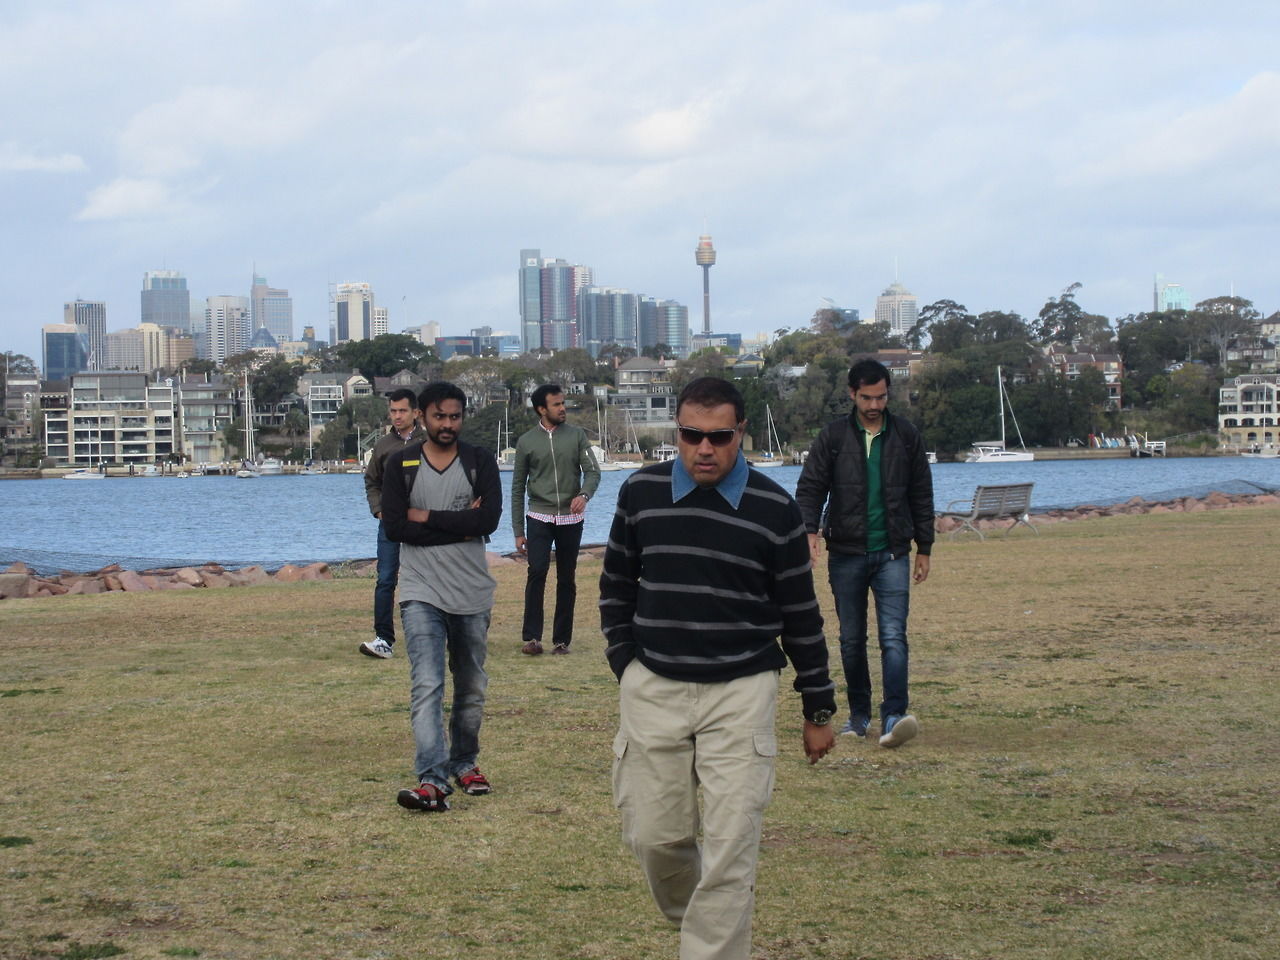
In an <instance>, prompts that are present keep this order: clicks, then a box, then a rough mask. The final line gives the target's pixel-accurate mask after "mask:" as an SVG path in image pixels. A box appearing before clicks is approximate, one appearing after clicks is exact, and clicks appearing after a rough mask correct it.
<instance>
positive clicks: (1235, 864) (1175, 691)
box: [0, 507, 1280, 960]
mask: <svg viewBox="0 0 1280 960" xmlns="http://www.w3.org/2000/svg"><path fill="white" fill-rule="evenodd" d="M1278 526H1280V511H1277V510H1275V509H1272V508H1264V507H1257V508H1251V509H1239V510H1224V511H1214V512H1209V513H1202V514H1194V515H1176V514H1169V515H1153V516H1146V517H1134V518H1128V517H1124V518H1114V519H1109V520H1102V521H1090V522H1082V523H1077V524H1066V525H1060V526H1056V527H1053V528H1050V529H1047V530H1046V531H1045V532H1044V534H1043V535H1042V536H1040V537H1032V536H1024V535H1021V534H1019V535H1017V536H1015V537H1011V538H1009V539H1002V538H996V539H994V540H991V541H988V542H987V543H956V544H952V543H948V542H946V541H944V542H942V543H940V544H939V546H938V549H937V551H936V559H935V563H934V569H933V574H932V575H931V577H930V581H929V583H928V584H926V585H925V587H923V588H921V589H919V590H918V591H917V592H916V593H915V595H914V597H913V608H914V609H913V613H912V624H911V625H912V646H913V663H912V667H913V680H912V697H913V709H914V710H915V712H916V713H917V714H918V715H919V716H920V718H921V723H922V726H923V732H922V735H921V736H920V737H919V738H918V739H917V740H916V741H914V742H912V743H911V744H910V745H908V746H907V747H906V748H904V749H902V750H899V751H896V752H890V751H884V750H881V749H879V748H878V747H877V746H875V745H874V743H873V742H868V743H861V742H859V743H850V742H849V740H850V739H851V738H848V737H844V738H841V742H840V743H839V745H838V750H837V752H836V753H835V754H834V755H833V756H832V757H831V758H829V762H824V763H823V764H820V765H819V766H817V767H812V768H811V767H808V766H807V765H806V764H805V763H804V762H803V758H802V756H801V752H800V749H799V722H798V721H799V718H798V715H797V710H796V702H795V697H794V695H793V694H791V693H790V691H789V689H788V683H789V681H788V683H784V693H783V694H782V700H783V709H782V711H781V714H780V715H781V717H782V720H781V721H780V725H779V732H780V734H781V737H782V742H783V744H784V748H785V755H784V756H783V757H782V758H780V761H779V765H778V790H777V793H776V795H775V800H774V803H773V806H772V807H771V809H770V811H769V813H768V816H767V820H766V829H765V841H764V845H763V849H762V857H761V869H760V876H759V890H758V903H757V909H756V950H755V954H756V956H757V957H760V958H788V960H790V958H840V960H848V958H851V957H867V958H895V960H904V958H983V957H1001V958H1005V957H1044V958H1055V960H1057V958H1076V957H1079V958H1085V957H1089V958H1098V957H1114V958H1125V960H1129V958H1135V957H1160V958H1170V957H1188V958H1190V957H1196V958H1199V957H1224V958H1237V957H1238V958H1252V957H1270V956H1273V955H1274V944H1275V942H1276V941H1277V939H1280V936H1278V934H1277V930H1276V917H1277V915H1278V913H1280V910H1278V908H1280V895H1278V892H1277V889H1278V888H1277V883H1278V881H1280V872H1278V871H1277V864H1278V863H1280V809H1278V806H1280V804H1277V800H1276V797H1277V795H1278V793H1280V776H1278V775H1277V770H1278V767H1280V764H1278V763H1277V761H1278V760H1280V756H1278V752H1280V751H1278V749H1277V747H1276V742H1277V740H1276V733H1277V721H1276V718H1277V715H1278V714H1280V710H1278V708H1280V693H1277V690H1280V686H1278V685H1277V676H1276V673H1277V668H1276V660H1275V653H1276V651H1275V638H1274V633H1275V631H1274V616H1273V615H1272V614H1271V613H1270V607H1269V604H1270V601H1269V599H1268V597H1269V587H1266V589H1265V590H1264V586H1265V585H1266V583H1267V581H1266V576H1265V574H1266V572H1267V571H1269V570H1270V569H1272V568H1273V567H1274V531H1275V530H1276V529H1277V528H1278ZM523 573H524V571H523V568H522V567H515V568H501V569H500V570H499V573H498V576H499V580H500V589H499V602H498V607H497V609H496V610H495V616H494V623H493V629H492V632H491V648H490V649H491V652H490V664H489V666H490V673H491V683H490V702H489V710H488V714H487V719H486V723H485V727H484V731H483V733H482V741H483V744H484V753H483V756H482V761H481V762H482V766H483V768H484V769H485V771H486V773H487V774H488V775H489V776H490V778H491V779H492V780H493V782H494V784H495V788H496V792H495V793H494V795H492V796H490V797H486V798H467V797H458V798H457V802H456V803H455V807H454V810H453V811H451V812H450V813H448V814H447V815H443V816H436V815H413V814H409V813H407V812H405V811H402V810H400V809H399V808H398V807H396V806H395V804H394V796H395V792H396V790H397V789H399V788H400V787H401V786H403V785H405V784H407V783H408V782H409V780H410V769H409V768H410V761H411V757H412V743H411V738H410V734H409V728H408V722H407V717H406V705H407V704H406V700H407V694H408V683H407V667H406V663H405V661H404V659H403V654H402V651H397V657H396V658H395V659H393V660H391V661H388V662H377V661H372V660H369V659H367V658H363V657H360V656H358V655H357V654H356V652H355V647H356V645H357V644H358V643H359V642H360V641H361V640H363V639H365V638H366V637H367V635H368V633H369V620H370V619H371V616H370V607H371V602H372V583H371V581H369V580H356V579H344V580H339V581H335V582H331V583H325V584H298V585H274V586H265V587H257V588H252V589H233V590H216V591H214V590H210V591H184V592H180V593H163V594H154V595H148V594H121V595H115V594H113V595H102V596H91V597H65V598H57V599H49V600H26V601H4V602H3V604H0V644H2V645H3V651H4V654H5V656H4V659H3V662H0V710H3V717H4V724H3V727H2V728H0V744H2V745H3V755H4V758H5V775H4V777H3V779H2V780H0V903H2V904H3V916H4V922H3V924H0V956H4V957H32V958H37V957H70V958H75V957H90V956H112V955H127V956H130V957H170V956H203V957H228V958H236V957H246V958H248V957H252V958H259V957H282V958H283V957H296V956H300V955H304V954H305V955H310V956H316V957H334V958H379V957H421V956H433V957H466V958H469V960H486V958H520V960H525V958H530V957H534V958H601V960H606V958H649V957H663V956H674V954H675V934H674V933H673V932H672V931H671V929H670V928H669V927H668V926H667V925H666V924H664V923H663V922H662V921H661V920H660V919H659V917H658V916H657V913H656V910H655V909H654V908H653V906H652V904H651V902H650V900H649V897H648V894H647V892H646V891H645V889H644V887H643V884H642V882H641V880H640V876H639V871H638V869H637V868H636V866H635V864H634V862H633V861H632V858H631V856H630V854H629V853H628V852H627V851H626V850H624V849H623V847H622V845H621V843H620V842H619V839H618V819H617V815H616V811H614V809H613V807H612V803H611V800H610V796H609V762H610V750H609V745H610V742H611V740H612V735H613V730H614V724H615V720H616V710H617V706H616V685H615V684H614V682H613V679H612V676H611V675H610V674H609V673H608V671H607V668H606V667H605V665H604V662H603V658H602V656H601V653H600V648H601V644H600V640H599V635H598V629H597V626H596V620H595V617H596V612H595V607H594V603H593V602H592V601H593V598H594V592H595V590H594V587H595V580H596V577H597V576H598V573H599V563H598V562H596V561H592V562H584V563H583V564H582V566H581V567H580V570H579V578H580V580H579V582H580V610H579V629H578V633H577V640H576V641H575V654H574V655H573V656H570V657H555V658H553V657H550V656H543V657H540V658H532V657H526V656H522V655H521V654H520V653H519V652H518V650H519V619H520V605H521V589H522V580H523ZM822 579H825V578H821V577H820V580H822ZM823 589H824V592H825V585H824V586H823ZM824 609H826V610H828V611H830V610H831V609H832V607H831V603H830V598H829V596H826V597H824ZM830 626H831V627H832V629H831V630H830V632H831V634H832V635H833V636H834V632H835V631H834V623H832V624H830ZM832 644H833V648H834V639H833V640H832ZM873 729H874V728H873ZM113 950H114V951H116V952H117V953H113V952H112V951H113Z"/></svg>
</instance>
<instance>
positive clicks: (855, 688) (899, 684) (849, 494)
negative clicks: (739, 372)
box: [796, 359, 933, 747]
mask: <svg viewBox="0 0 1280 960" xmlns="http://www.w3.org/2000/svg"><path fill="white" fill-rule="evenodd" d="M849 397H850V398H851V399H852V400H853V406H854V409H853V412H852V413H850V414H849V416H848V417H845V418H842V419H840V420H835V421H832V422H831V423H829V424H827V426H825V427H824V428H823V429H822V432H821V433H820V434H818V437H817V439H816V440H814V441H813V445H812V446H811V447H810V448H809V456H808V459H806V460H805V465H804V469H803V470H802V471H801V473H800V481H799V483H798V484H797V486H796V501H797V502H798V503H799V504H800V512H801V514H802V516H803V517H804V523H805V529H806V530H807V531H808V534H809V550H810V554H811V556H812V558H813V562H814V564H815V565H816V564H817V562H818V559H819V557H820V556H821V553H822V541H821V539H819V535H821V537H822V538H823V539H825V540H826V541H827V549H828V551H829V554H830V556H829V559H828V561H827V574H828V577H829V580H830V583H831V592H832V594H833V595H834V597H835V601H836V613H837V614H838V615H839V617H840V660H841V663H842V664H843V666H844V676H845V683H846V685H847V687H848V695H849V719H848V721H847V722H846V723H845V725H844V729H843V730H842V731H841V732H842V733H847V734H852V735H854V736H857V737H865V736H866V735H867V726H868V725H869V723H870V721H871V675H870V671H869V670H868V668H867V591H868V590H870V591H871V593H873V594H875V598H876V626H877V633H878V638H879V642H880V668H881V678H882V684H883V688H884V700H883V701H881V703H880V721H881V723H880V745H881V746H884V747H897V746H901V745H902V744H904V743H906V742H907V741H908V740H910V739H911V738H912V737H914V736H915V735H916V733H918V732H919V729H920V727H919V723H918V722H917V721H916V718H915V717H914V716H913V715H912V714H910V713H908V712H907V708H908V702H907V614H908V608H909V597H910V586H911V583H912V582H913V581H914V582H915V583H924V581H925V578H926V577H928V576H929V554H930V551H931V550H932V549H933V475H932V474H931V473H930V470H929V458H928V455H927V454H926V453H925V449H924V442H923V441H922V440H921V438H920V432H919V431H918V430H916V428H915V427H914V426H912V425H911V424H910V423H908V422H907V421H906V420H903V419H902V418H901V417H895V416H893V415H892V414H891V413H889V411H888V410H887V409H885V408H886V405H887V404H888V401H889V371H888V369H886V368H885V366H884V365H883V364H881V363H877V362H876V361H875V360H870V359H866V360H859V361H858V362H857V363H855V364H854V365H853V366H852V367H851V368H850V370H849ZM828 499H829V503H828ZM824 503H827V509H826V512H825V514H824V513H823V504H824ZM913 539H914V540H915V542H916V558H915V564H914V568H913V567H912V565H911V563H910V559H911V541H912V540H913Z"/></svg>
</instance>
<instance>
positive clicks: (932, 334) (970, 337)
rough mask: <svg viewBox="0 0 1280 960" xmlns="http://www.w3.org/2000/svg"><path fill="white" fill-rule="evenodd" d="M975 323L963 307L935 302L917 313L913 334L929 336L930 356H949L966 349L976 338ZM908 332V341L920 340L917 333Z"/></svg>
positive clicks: (952, 303)
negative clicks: (936, 354) (931, 354)
mask: <svg viewBox="0 0 1280 960" xmlns="http://www.w3.org/2000/svg"><path fill="white" fill-rule="evenodd" d="M976 326H977V320H976V319H975V318H974V317H973V316H972V315H971V314H970V313H969V311H968V309H967V308H966V307H965V306H964V305H963V304H959V303H956V302H955V301H954V300H937V301H935V302H933V303H930V304H927V305H926V306H925V307H924V308H923V309H922V310H921V311H920V312H919V313H918V314H916V322H915V324H914V326H913V327H912V331H915V330H917V328H919V330H923V331H926V332H927V333H928V335H929V352H930V353H951V352H952V351H955V350H959V349H961V348H963V347H967V346H969V345H970V344H971V343H973V342H974V340H975V339H976V338H977V333H976ZM912 331H908V332H907V337H908V339H911V338H913V337H914V338H915V339H917V340H918V339H919V333H918V332H917V333H914V334H913V333H912Z"/></svg>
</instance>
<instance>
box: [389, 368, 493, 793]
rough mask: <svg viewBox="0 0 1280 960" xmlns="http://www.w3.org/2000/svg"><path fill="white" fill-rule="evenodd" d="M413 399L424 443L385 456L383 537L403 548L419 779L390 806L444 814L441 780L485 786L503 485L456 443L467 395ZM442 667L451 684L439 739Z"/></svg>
mask: <svg viewBox="0 0 1280 960" xmlns="http://www.w3.org/2000/svg"><path fill="white" fill-rule="evenodd" d="M418 402H419V406H420V407H421V409H422V422H423V424H424V425H425V427H426V432H427V437H426V439H425V440H424V441H422V442H421V443H420V444H413V445H411V446H409V447H407V448H406V449H404V450H402V451H401V452H400V453H395V454H393V455H392V456H390V457H388V459H387V467H386V476H385V478H384V481H383V488H382V503H383V508H384V511H383V512H384V516H385V522H386V526H387V535H388V536H389V537H391V539H392V540H395V541H397V542H398V543H401V544H403V549H402V550H401V560H402V566H401V573H402V576H401V578H400V600H401V602H400V616H401V620H402V622H403V624H404V642H405V647H406V649H407V650H408V653H409V676H410V694H409V716H410V720H411V723H412V726H413V740H414V744H415V749H416V752H415V758H414V768H415V772H416V774H417V778H418V786H417V787H416V788H410V789H405V790H401V791H400V793H399V795H398V796H397V797H396V802H397V803H399V804H400V806H402V807H404V808H406V809H408V810H422V811H426V812H441V811H444V810H448V809H449V803H448V801H447V800H446V799H445V798H446V797H447V796H448V795H449V794H450V793H452V792H453V787H452V786H451V785H450V782H449V781H450V779H452V780H453V781H454V782H455V783H456V784H457V785H458V787H459V789H461V790H462V792H463V793H466V794H469V795H471V796H479V795H482V794H487V793H489V792H490V789H491V788H490V786H489V781H488V779H487V778H486V777H485V775H484V774H483V773H481V772H480V768H479V767H478V766H476V759H477V757H478V755H479V753H480V723H481V721H482V720H483V718H484V700H485V690H486V689H487V687H488V685H489V676H488V674H487V673H485V669H484V663H485V654H486V651H487V648H488V639H489V619H490V616H491V614H492V612H493V595H494V590H495V589H496V587H497V583H496V582H495V581H494V579H493V577H492V576H491V575H490V574H489V563H488V557H487V556H486V554H485V549H484V542H485V539H486V538H487V537H488V535H489V534H490V533H492V532H493V531H494V530H496V529H497V527H498V522H499V520H500V519H501V517H502V483H501V481H500V480H499V477H498V465H497V463H495V462H494V459H493V456H492V455H491V454H490V453H489V452H488V451H485V450H481V449H480V448H478V447H473V446H471V445H470V444H468V443H464V442H463V441H461V440H459V439H458V435H459V434H460V433H461V432H462V420H463V417H464V416H465V414H466V406H467V397H466V394H464V393H463V392H462V391H461V390H460V389H458V388H457V387H456V386H454V385H453V384H452V383H444V382H440V383H431V384H428V385H427V386H426V387H424V388H423V390H422V393H421V394H420V395H419V397H418ZM446 667H447V668H448V672H449V675H450V676H451V677H452V678H453V705H452V708H451V709H450V712H449V727H448V733H447V736H446V732H445V724H444V684H445V668H446Z"/></svg>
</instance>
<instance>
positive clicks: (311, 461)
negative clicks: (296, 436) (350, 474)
mask: <svg viewBox="0 0 1280 960" xmlns="http://www.w3.org/2000/svg"><path fill="white" fill-rule="evenodd" d="M312 426H313V425H312V423H311V403H310V402H309V401H308V403H307V462H306V463H304V464H303V465H302V469H301V470H299V471H298V475H299V476H303V477H318V476H321V475H322V474H323V473H324V472H325V470H324V466H323V465H321V466H316V461H315V436H314V433H313V431H312Z"/></svg>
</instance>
